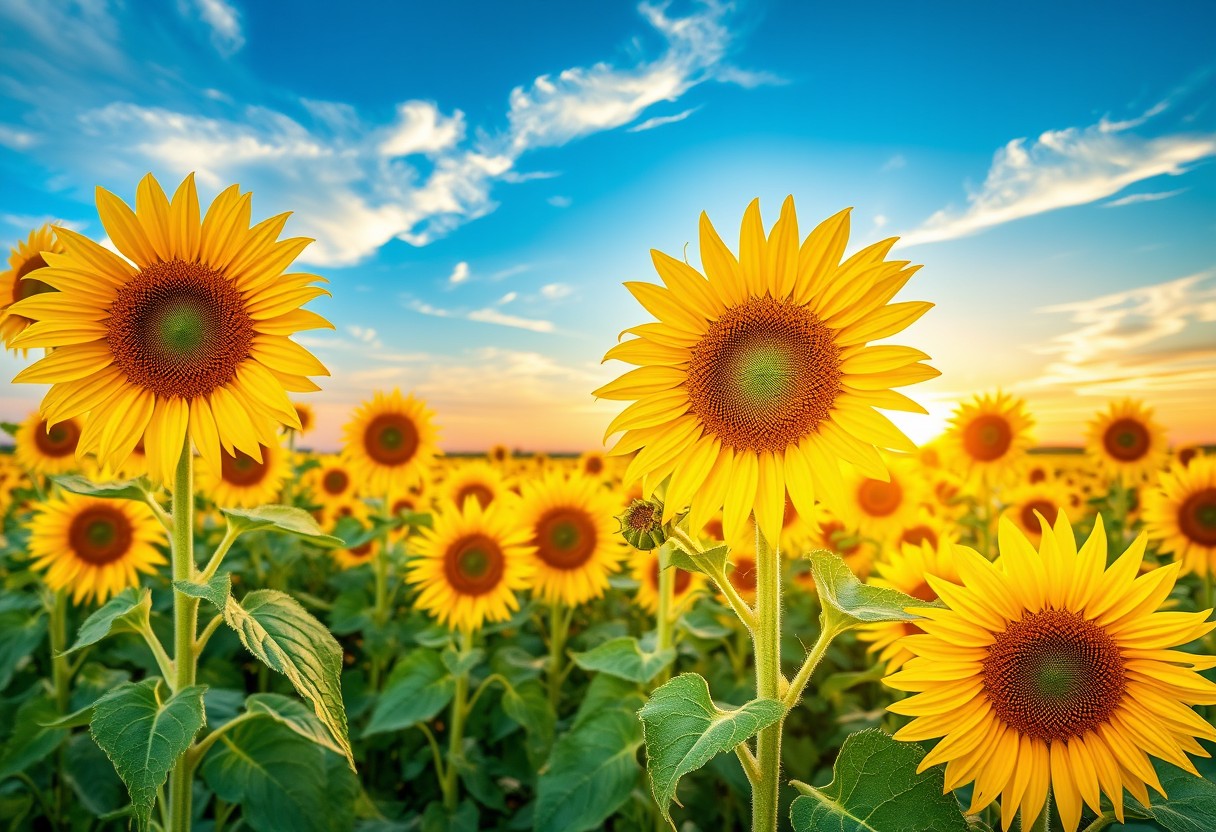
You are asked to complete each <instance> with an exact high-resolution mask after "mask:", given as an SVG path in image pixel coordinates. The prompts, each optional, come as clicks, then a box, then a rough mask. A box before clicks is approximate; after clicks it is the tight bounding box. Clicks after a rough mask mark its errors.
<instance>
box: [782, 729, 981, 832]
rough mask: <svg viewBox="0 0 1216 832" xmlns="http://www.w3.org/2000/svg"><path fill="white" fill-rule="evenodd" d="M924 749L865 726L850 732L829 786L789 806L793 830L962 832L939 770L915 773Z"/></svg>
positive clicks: (806, 791) (962, 821)
mask: <svg viewBox="0 0 1216 832" xmlns="http://www.w3.org/2000/svg"><path fill="white" fill-rule="evenodd" d="M924 756H925V750H924V749H923V748H921V747H920V746H919V745H916V744H914V743H907V742H899V741H898V740H896V739H894V738H893V737H892V736H891V735H890V734H886V733H884V732H882V731H880V730H878V729H877V728H870V729H868V730H866V731H861V732H860V733H857V734H852V735H851V736H849V738H848V739H846V740H845V741H844V745H843V746H842V747H841V749H840V754H839V755H838V756H837V757H836V765H835V768H834V770H833V776H832V782H831V783H829V784H828V785H826V786H823V787H822V788H818V789H816V788H814V787H813V786H808V785H806V784H805V783H799V782H797V781H794V786H795V787H796V788H797V789H798V790H799V791H800V792H802V794H803V796H802V797H798V798H795V799H794V802H793V804H792V805H791V806H790V820H792V821H793V824H794V832H968V826H967V820H966V818H965V817H964V816H963V812H962V809H961V807H960V806H959V804H958V801H957V800H955V799H954V796H953V795H952V794H950V793H945V794H943V788H942V785H943V775H942V768H941V766H935V767H933V768H930V769H929V770H928V771H926V772H924V773H923V774H917V773H916V766H917V765H918V764H919V763H920V761H921V760H922V759H923V758H924Z"/></svg>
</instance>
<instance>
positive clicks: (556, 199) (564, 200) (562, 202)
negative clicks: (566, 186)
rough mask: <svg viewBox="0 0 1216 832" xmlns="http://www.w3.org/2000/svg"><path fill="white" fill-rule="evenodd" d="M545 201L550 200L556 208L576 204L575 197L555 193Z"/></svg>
mask: <svg viewBox="0 0 1216 832" xmlns="http://www.w3.org/2000/svg"><path fill="white" fill-rule="evenodd" d="M545 202H548V203H549V204H550V205H552V206H553V207H554V208H569V207H570V206H571V205H573V204H574V200H573V199H571V198H570V197H568V196H562V195H560V194H555V195H553V196H551V197H549V198H548V199H546V200H545Z"/></svg>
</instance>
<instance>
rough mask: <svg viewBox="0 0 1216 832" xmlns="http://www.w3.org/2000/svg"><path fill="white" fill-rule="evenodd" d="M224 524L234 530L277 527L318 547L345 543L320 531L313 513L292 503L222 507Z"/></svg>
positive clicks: (247, 530) (248, 530)
mask: <svg viewBox="0 0 1216 832" xmlns="http://www.w3.org/2000/svg"><path fill="white" fill-rule="evenodd" d="M220 512H221V513H222V514H223V515H224V516H225V517H227V518H228V525H229V526H231V527H232V528H233V529H235V530H237V531H238V532H252V531H258V530H259V529H278V530H279V531H281V532H287V533H288V534H294V535H297V536H299V537H303V538H305V539H307V540H310V541H312V542H313V543H315V544H316V545H318V546H345V545H346V544H345V543H344V542H342V540H341V539H339V538H337V537H334V536H333V535H328V534H326V533H325V532H323V531H321V527H320V526H318V525H317V521H316V520H314V519H313V516H312V515H311V514H309V513H308V512H307V511H305V510H304V509H302V508H296V507H295V506H258V507H257V508H222V509H220Z"/></svg>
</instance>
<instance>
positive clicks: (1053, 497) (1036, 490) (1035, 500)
mask: <svg viewBox="0 0 1216 832" xmlns="http://www.w3.org/2000/svg"><path fill="white" fill-rule="evenodd" d="M1003 499H1004V500H1006V501H1007V504H1006V506H1005V510H1004V512H1003V515H1004V516H1005V517H1008V518H1009V519H1010V520H1011V521H1013V524H1014V525H1015V526H1017V527H1018V530H1019V531H1020V532H1021V533H1022V534H1024V535H1026V539H1027V540H1029V541H1030V542H1031V543H1032V544H1034V545H1036V546H1037V545H1038V544H1039V537H1040V535H1041V534H1042V531H1043V529H1042V526H1041V524H1040V523H1039V517H1038V515H1040V514H1041V515H1043V519H1044V520H1046V521H1047V523H1048V524H1049V525H1052V524H1054V523H1055V522H1056V516H1057V515H1058V514H1059V512H1061V511H1073V513H1074V514H1077V513H1078V512H1075V510H1074V509H1073V506H1072V505H1071V502H1072V501H1071V500H1070V499H1069V495H1068V489H1067V488H1066V487H1065V486H1064V485H1063V484H1062V483H1060V482H1058V481H1057V480H1055V479H1043V480H1039V481H1037V482H1034V483H1031V484H1027V485H1021V486H1018V487H1017V488H1014V489H1011V490H1010V491H1009V494H1008V495H1007V496H1004V497H1003Z"/></svg>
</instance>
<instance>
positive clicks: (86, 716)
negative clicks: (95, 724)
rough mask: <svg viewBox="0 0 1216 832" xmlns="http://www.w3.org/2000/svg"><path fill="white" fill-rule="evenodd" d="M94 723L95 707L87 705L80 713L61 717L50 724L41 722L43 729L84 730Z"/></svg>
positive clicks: (76, 712)
mask: <svg viewBox="0 0 1216 832" xmlns="http://www.w3.org/2000/svg"><path fill="white" fill-rule="evenodd" d="M92 721H93V706H92V705H86V706H85V707H83V708H81V709H80V710H79V711H74V712H73V713H70V714H68V715H67V716H61V717H59V718H58V719H52V720H50V721H49V722H40V723H39V725H41V726H42V727H43V728H83V727H84V726H86V725H88V724H89V723H91V722H92Z"/></svg>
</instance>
